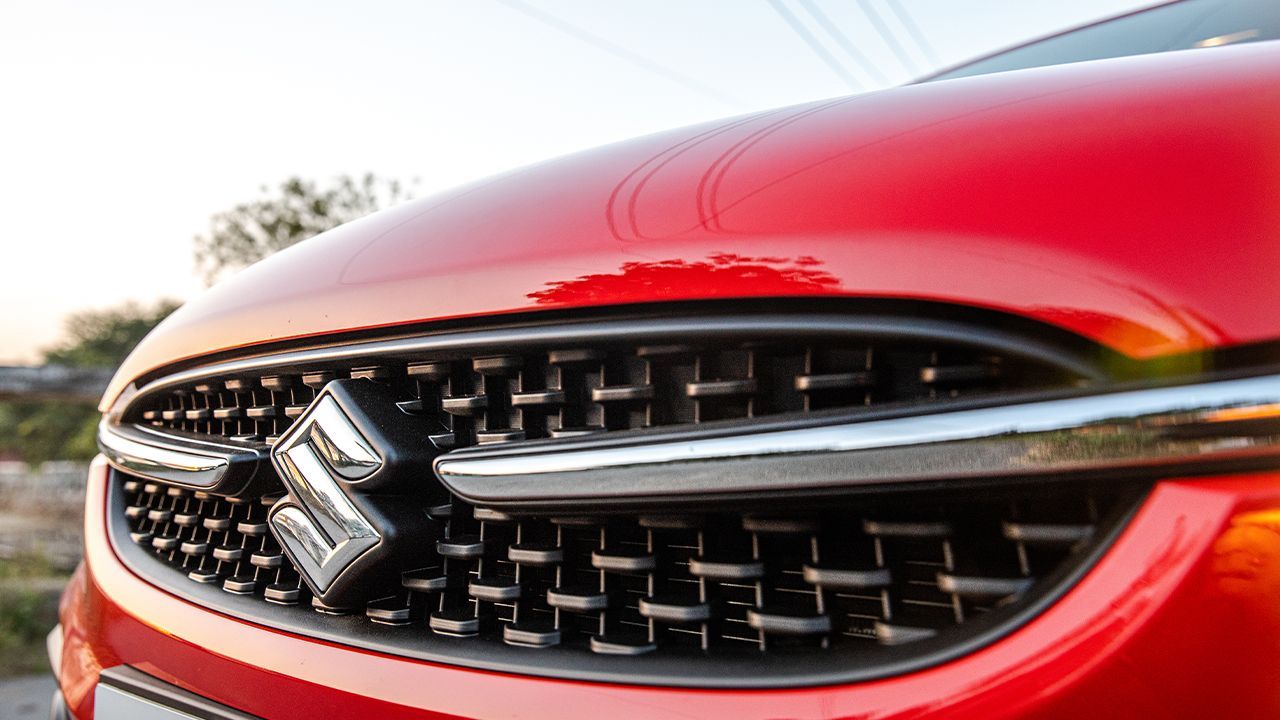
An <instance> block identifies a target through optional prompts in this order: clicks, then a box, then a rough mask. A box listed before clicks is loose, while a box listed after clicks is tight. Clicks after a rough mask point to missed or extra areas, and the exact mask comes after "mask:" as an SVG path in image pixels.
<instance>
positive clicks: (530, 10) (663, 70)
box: [497, 0, 746, 108]
mask: <svg viewBox="0 0 1280 720" xmlns="http://www.w3.org/2000/svg"><path fill="white" fill-rule="evenodd" d="M497 2H499V3H502V4H503V5H506V6H507V7H509V8H511V9H512V10H515V11H517V12H520V13H523V14H524V15H526V16H528V17H530V18H532V19H534V20H537V21H538V22H540V23H542V24H543V25H546V26H547V27H550V28H552V29H554V30H559V31H560V32H562V33H564V34H566V35H569V36H572V37H574V38H577V39H578V40H581V41H582V42H585V43H587V44H588V45H591V46H593V47H595V48H596V49H598V50H603V51H604V52H607V53H609V54H610V55H613V56H614V57H616V58H619V59H621V60H625V61H627V62H629V63H631V64H632V65H635V66H637V67H639V68H642V69H644V70H648V71H649V72H651V73H653V74H655V75H659V76H661V77H664V78H666V79H667V80H670V81H672V82H676V83H679V84H681V85H683V86H685V87H686V88H689V89H690V90H693V91H694V92H697V93H701V94H702V95H706V96H707V97H709V98H712V99H714V100H718V101H720V102H722V103H725V104H726V105H732V106H734V107H737V108H744V107H746V105H745V103H743V102H742V101H740V100H738V99H737V98H734V97H731V96H729V95H726V94H724V93H722V92H720V91H719V90H716V89H715V88H713V87H711V86H709V85H706V84H704V83H702V82H700V81H699V80H697V79H695V78H691V77H689V76H687V75H685V74H683V73H680V72H677V71H675V70H672V69H671V68H668V67H664V66H662V65H659V64H658V63H656V62H654V61H652V60H650V59H649V58H647V57H644V56H643V55H639V54H637V53H634V52H632V51H630V50H628V49H626V48H624V47H622V46H621V45H618V44H616V43H612V42H610V41H608V40H605V39H604V38H602V37H600V36H599V35H595V34H593V33H590V32H587V31H586V30H583V29H582V28H580V27H578V26H576V25H572V24H570V23H567V22H565V21H564V20H561V19H560V18H558V17H556V16H555V15H552V14H551V13H549V12H546V11H545V10H539V9H538V8H535V7H532V6H530V5H527V4H525V3H524V2H521V0H497Z"/></svg>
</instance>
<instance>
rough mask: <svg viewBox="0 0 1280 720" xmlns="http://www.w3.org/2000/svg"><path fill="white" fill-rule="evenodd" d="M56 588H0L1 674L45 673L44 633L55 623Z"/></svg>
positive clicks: (56, 607)
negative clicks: (54, 589)
mask: <svg viewBox="0 0 1280 720" xmlns="http://www.w3.org/2000/svg"><path fill="white" fill-rule="evenodd" d="M57 598H58V596H57V593H56V591H53V590H48V589H39V588H25V587H20V586H15V587H0V677H5V676H11V675H25V674H28V673H34V672H46V671H47V670H48V664H49V662H48V659H47V657H46V653H45V649H44V638H45V634H46V633H48V632H49V628H51V627H53V626H54V625H55V624H56V623H57V622H58V599H57Z"/></svg>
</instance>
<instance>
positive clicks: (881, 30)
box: [858, 0, 920, 75]
mask: <svg viewBox="0 0 1280 720" xmlns="http://www.w3.org/2000/svg"><path fill="white" fill-rule="evenodd" d="M858 5H859V6H860V7H861V8H862V12H863V13H864V14H865V15H866V16H867V19H868V20H870V21H871V26H872V27H873V28H875V31H876V34H877V35H879V36H880V39H881V40H884V44H885V45H888V46H889V49H890V50H892V51H893V54H894V55H895V56H897V58H898V62H900V63H902V66H903V67H904V68H906V69H907V72H909V73H911V74H912V75H917V74H919V73H920V69H919V68H917V67H916V64H915V63H914V62H912V61H911V57H910V56H909V55H907V52H906V50H905V49H903V47H902V44H901V43H899V42H898V38H897V36H896V35H894V34H893V32H892V31H891V30H889V26H888V25H886V24H885V22H884V19H883V18H881V17H880V13H878V12H876V9H875V8H874V7H872V5H871V3H870V1H869V0H858Z"/></svg>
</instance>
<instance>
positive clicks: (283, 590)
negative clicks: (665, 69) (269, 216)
mask: <svg viewBox="0 0 1280 720" xmlns="http://www.w3.org/2000/svg"><path fill="white" fill-rule="evenodd" d="M1278 15H1280V13H1278V12H1277V9H1276V6H1275V5H1274V4H1273V3H1269V2H1224V1H1222V0H1186V1H1185V2H1178V3H1172V4H1169V5H1164V6H1161V7H1159V8H1157V9H1155V10H1151V11H1148V12H1146V13H1141V14H1137V15H1131V16H1126V17H1124V18H1120V19H1117V20H1113V21H1110V22H1108V23H1103V24H1100V25H1095V26H1091V27H1088V28H1083V29H1080V30H1076V31H1073V32H1071V33H1067V34H1064V35H1061V36H1057V37H1055V38H1050V39H1047V40H1044V41H1041V42H1039V43H1035V44H1032V45H1028V46H1025V47H1022V48H1017V49H1014V50H1012V51H1009V52H1007V53H1004V54H1000V55H995V56H992V57H991V58H987V59H984V60H981V61H978V62H977V63H975V64H972V65H970V66H964V67H960V68H957V69H954V70H951V71H949V72H948V73H944V74H943V76H942V77H953V78H959V77H960V76H963V75H978V74H982V73H986V72H990V71H994V70H1003V69H1011V68H1014V67H1018V66H1024V65H1028V66H1029V65H1046V64H1049V63H1065V62H1068V61H1074V60H1081V59H1089V58H1096V57H1106V56H1114V55H1122V54H1133V53H1135V52H1149V53H1152V54H1146V55H1142V56H1138V57H1125V58H1118V59H1110V60H1099V61H1095V62H1081V63H1071V64H1060V65H1056V66H1051V67H1041V68H1038V69H1025V70H1021V71H1017V72H1007V73H996V74H985V75H982V76H980V77H968V78H962V79H950V80H947V81H945V82H925V83H919V84H914V85H910V86H906V87H901V88H897V89H893V90H889V91H885V92H879V93H873V94H867V95H862V96H858V97H851V98H842V99H836V100H827V101H822V102H816V103H812V104H809V105H804V106H799V107H792V108H784V109H780V110H773V111H769V112H762V113H757V114H753V115H748V116H744V117H739V118H735V119H731V120H727V121H722V122H715V123H709V124H706V125H702V126H698V127H694V128H689V129H682V130H675V131H671V132H667V133H663V134H658V135H654V136H651V137H646V138H642V139H639V140H635V141H632V142H628V143H623V144H619V145H614V146H610V147H606V148H602V149H599V150H595V151H591V152H587V153H582V154H578V155H574V156H571V157H568V158H565V159H563V160H559V161H556V162H551V163H546V164H542V165H538V166H535V167H532V168H529V169H525V170H522V171H518V172H514V173H511V174H507V175H503V176H499V177H496V178H493V179H490V180H486V181H482V182H479V183H476V184H473V185H470V186H466V187H463V188H459V189H457V190H455V191H452V192H449V193H446V194H444V195H440V196H436V197H431V198H427V199H424V200H420V201H416V202H412V203H409V204H407V205H404V206H401V207H398V208H395V209H393V210H390V211H386V212H382V213H378V214H376V215H374V216H371V217H369V218H366V219H364V220H360V221H357V222H354V223H351V224H349V225H346V226H343V227H341V228H338V229H336V230H334V231H332V232H329V233H325V234H324V235H321V236H319V237H317V238H315V239H314V240H311V241H308V242H305V243H303V244H301V245H299V246H297V247H295V248H291V249H289V250H286V251H284V252H282V253H279V254H278V255H276V256H274V257H272V258H270V259H268V260H266V261H264V262H262V263H260V264H259V265H257V266H255V267H253V268H251V269H250V270H248V271H246V272H244V273H242V274H240V275H239V276H237V277H235V278H234V279H232V280H231V281H229V282H226V283H224V284H222V285H220V286H219V287H217V288H215V289H214V290H212V291H211V292H209V293H208V294H207V295H206V296H204V297H202V298H200V299H199V300H197V301H195V302H193V303H191V304H189V305H188V306H187V307H185V308H183V309H182V310H180V311H179V312H177V313H176V314H174V315H173V316H172V317H171V318H170V319H169V320H167V321H166V322H165V323H164V324H163V325H162V326H161V327H160V328H158V329H157V330H156V331H155V332H154V333H152V335H151V336H150V337H148V338H147V339H146V340H145V341H144V342H143V343H142V344H141V345H140V346H139V347H138V348H137V350H136V351H135V352H134V353H133V354H132V355H131V356H130V357H129V359H128V360H127V361H126V362H125V363H124V365H123V367H122V368H121V369H120V371H119V374H118V375H117V376H116V379H115V381H114V382H113V383H112V385H111V388H110V389H109V391H108V392H107V395H106V397H105V398H104V400H103V404H102V410H103V413H104V419H103V422H102V425H101V429H100V446H101V449H102V456H101V457H100V458H99V459H98V461H97V462H96V463H95V464H94V465H93V468H92V470H91V472H90V477H89V483H88V510H87V513H86V528H85V529H86V541H85V560H84V563H83V564H82V565H81V567H80V569H79V570H78V571H77V573H76V574H75V576H74V578H73V579H72V581H71V583H70V585H69V587H68V588H67V591H66V594H65V596H64V598H63V601H62V607H61V625H60V627H59V628H58V629H57V630H55V632H54V633H53V634H52V635H51V636H50V654H51V658H52V661H53V663H54V667H55V671H56V674H57V676H58V679H59V683H60V687H61V690H60V693H59V694H58V695H57V696H56V697H55V699H54V717H64V718H65V717H75V718H80V720H87V719H88V718H91V717H97V718H99V719H100V720H101V719H105V720H114V719H116V718H126V717H128V718H143V717H145V718H176V717H189V716H196V717H204V718H242V717H247V716H260V717H265V718H305V719H307V720H314V718H327V717H361V718H366V717H369V718H373V717H376V718H437V717H438V718H444V717H466V718H510V717H548V718H550V717H555V718H592V719H593V720H594V719H595V718H600V717H607V718H617V719H621V718H646V719H652V718H676V717H679V718H689V717H734V718H740V719H742V720H747V719H748V718H761V719H764V718H781V717H797V718H799V717H803V718H877V719H881V720H883V719H887V718H923V717H939V718H941V717H945V718H953V719H955V718H974V719H978V718H981V719H983V720H991V719H994V718H1072V719H1075V718H1081V717H1088V718H1110V717H1115V718H1135V717H1143V718H1216V717H1233V718H1261V717H1275V716H1276V715H1277V714H1280V474H1277V463H1278V462H1280V374H1277V367H1278V366H1277V364H1276V363H1277V360H1278V359H1280V343H1278V340H1280V302H1278V300H1280V297H1278V296H1277V288H1278V287H1280V242H1278V241H1277V238H1278V237H1280V156H1278V155H1277V148H1280V45H1277V44H1276V43H1268V42H1262V43H1252V44H1247V45H1241V46H1239V47H1224V48H1216V49H1213V50H1191V51H1187V52H1157V51H1164V50H1170V49H1176V48H1180V47H1192V46H1205V45H1223V44H1228V45H1234V44H1237V43H1240V42H1245V41H1252V40H1265V39H1268V38H1272V37H1276V36H1277V34H1278V33H1280V31H1278V28H1277V25H1278V24H1280V17H1278ZM1135 38H1137V39H1135ZM1126 48H1127V49H1126ZM184 713H185V714H184Z"/></svg>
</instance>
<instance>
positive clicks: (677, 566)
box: [120, 478, 1125, 655]
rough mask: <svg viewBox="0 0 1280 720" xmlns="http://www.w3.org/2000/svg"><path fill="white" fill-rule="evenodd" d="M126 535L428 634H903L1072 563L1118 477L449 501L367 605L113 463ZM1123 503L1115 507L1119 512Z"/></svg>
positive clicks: (182, 566)
mask: <svg viewBox="0 0 1280 720" xmlns="http://www.w3.org/2000/svg"><path fill="white" fill-rule="evenodd" d="M120 482H122V485H121V489H122V490H123V494H124V499H125V503H124V504H125V511H124V512H125V515H126V518H127V520H128V524H129V528H130V530H131V533H130V536H131V538H132V539H133V541H134V542H135V543H138V544H139V545H141V546H143V547H145V548H148V549H150V550H151V551H152V552H153V553H154V554H155V555H156V556H157V557H159V558H161V559H162V560H164V561H165V562H167V563H168V564H169V565H171V566H172V567H173V568H175V569H176V570H178V571H181V572H184V573H186V574H187V577H188V578H190V580H191V581H193V582H199V583H208V584H217V585H219V586H220V587H221V588H222V589H223V590H225V591H227V592H230V593H235V594H241V595H251V596H255V597H258V598H261V599H262V600H265V601H268V602H272V603H276V604H282V605H295V606H297V607H298V608H299V609H298V612H308V611H312V610H314V611H319V612H323V613H331V614H357V615H358V614H361V613H363V614H364V615H365V616H366V617H367V619H368V620H369V621H371V622H376V623H381V624H385V625H395V626H402V627H403V632H405V633H416V634H417V635H418V636H420V637H422V638H423V639H424V640H429V638H430V637H431V636H433V635H444V636H455V637H459V636H460V637H478V638H480V640H478V641H480V642H483V641H485V640H489V641H501V642H505V643H507V644H509V645H516V646H526V647H547V646H565V647H576V648H580V649H583V650H587V651H591V652H595V653H604V654H611V655H633V654H642V653H650V652H659V653H661V652H672V651H674V652H679V651H695V652H698V651H700V652H703V653H708V654H716V653H734V652H741V651H768V652H787V651H790V650H792V649H797V650H798V649H810V650H812V649H819V650H821V649H833V648H837V649H838V648H853V647H857V646H859V645H861V646H862V647H867V646H869V645H900V644H905V643H910V642H913V641H917V640H921V639H925V638H929V637H933V636H934V635H936V634H937V633H939V632H941V631H943V630H945V629H947V628H951V627H954V626H957V625H962V624H964V623H966V622H967V621H969V620H971V619H973V618H975V617H979V616H981V615H982V614H984V613H987V612H989V611H991V610H992V609H994V608H998V607H1002V606H1006V605H1011V604H1016V603H1017V602H1018V601H1019V600H1020V599H1021V598H1022V597H1023V596H1024V595H1025V594H1026V593H1028V592H1031V591H1032V590H1034V588H1035V587H1036V584H1037V583H1038V582H1039V581H1041V580H1043V579H1045V578H1046V577H1048V576H1051V575H1052V574H1054V573H1055V572H1059V571H1060V570H1061V569H1062V568H1064V567H1065V566H1070V565H1072V564H1073V563H1075V562H1078V561H1079V558H1080V557H1081V556H1082V555H1083V554H1084V553H1085V552H1086V551H1087V550H1088V549H1089V548H1090V547H1091V543H1092V542H1093V541H1094V540H1096V539H1097V538H1098V536H1099V535H1100V529H1099V528H1100V522H1102V520H1103V518H1104V517H1105V516H1107V515H1109V514H1114V513H1115V512H1116V510H1117V508H1118V506H1122V505H1123V504H1124V502H1125V501H1124V499H1123V496H1121V495H1119V494H1117V493H1116V492H1114V491H1111V492H1102V491H1098V490H1089V491H1084V490H1083V489H1082V488H1080V487H1076V488H1072V489H1070V490H1069V491H1063V490H1049V489H1021V490H1013V489H1010V490H1001V491H998V492H997V491H990V492H988V493H979V497H976V498H974V497H969V498H952V499H949V500H948V499H943V498H939V497H938V496H936V494H935V495H932V496H923V495H919V494H911V495H903V496H898V497H896V498H890V499H873V500H864V501H860V502H859V503H856V504H845V505H840V506H834V507H827V508H824V509H822V510H821V511H815V512H805V511H802V510H798V511H796V512H793V513H789V514H786V515H769V516H765V515H753V514H749V513H731V514H706V515H696V516H695V515H672V514H664V515H652V516H643V515H630V516H619V517H611V518H592V517H563V518H514V517H509V516H506V515H503V514H501V513H498V512H495V511H492V510H486V509H483V508H473V507H471V506H469V505H467V504H466V503H463V502H461V501H458V500H454V501H452V502H450V503H449V504H446V505H441V506H439V507H434V508H429V509H426V512H428V514H429V515H431V516H432V517H433V518H435V519H436V520H438V521H439V522H438V528H439V535H438V537H436V538H435V539H434V541H432V542H426V543H424V546H423V550H422V554H421V565H420V567H418V568H415V569H413V570H411V571H409V572H406V573H404V575H403V577H402V588H401V590H400V591H399V592H397V593H394V594H392V595H389V596H387V597H385V598H379V599H377V600H374V601H372V602H370V603H368V605H367V606H366V607H363V608H332V607H326V606H323V605H320V604H318V603H316V602H315V601H314V598H312V597H311V595H310V593H309V592H308V590H307V588H306V586H305V585H302V584H300V583H299V579H298V575H297V573H296V572H295V571H294V569H293V568H292V567H291V565H290V563H289V560H288V558H287V557H285V556H283V555H282V554H281V552H280V549H279V546H278V545H276V543H275V541H274V539H273V538H272V537H271V535H270V533H269V532H267V529H266V525H265V517H266V510H267V507H268V506H269V505H270V504H271V503H272V502H274V501H275V499H276V498H275V497H266V498H261V499H255V500H252V501H234V500H228V499H226V498H217V497H211V496H208V495H205V494H203V493H198V492H192V491H188V490H183V489H179V488H173V487H166V486H164V485H161V484H158V483H152V482H144V481H140V480H136V479H129V478H121V479H120ZM1120 509H1123V508H1120Z"/></svg>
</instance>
